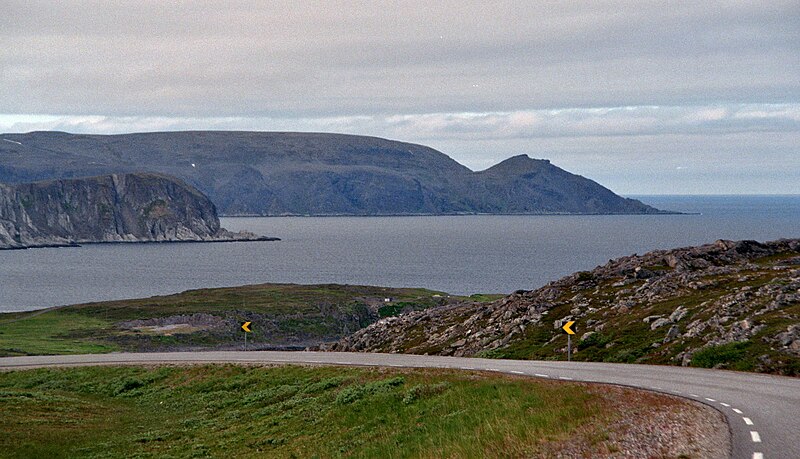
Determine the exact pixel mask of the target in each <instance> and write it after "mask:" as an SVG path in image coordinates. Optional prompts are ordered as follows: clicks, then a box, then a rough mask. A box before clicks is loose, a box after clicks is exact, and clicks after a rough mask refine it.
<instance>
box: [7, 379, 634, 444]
mask: <svg viewBox="0 0 800 459" xmlns="http://www.w3.org/2000/svg"><path fill="white" fill-rule="evenodd" d="M619 414H620V413H619V412H618V411H617V410H615V409H614V408H613V407H609V406H608V405H607V400H606V399H604V397H603V389H602V388H590V386H586V385H581V384H556V383H553V382H546V381H541V382H538V381H531V380H528V379H522V378H512V377H503V376H497V375H484V374H480V373H463V372H461V373H458V372H449V371H432V370H397V369H392V370H385V369H356V368H336V367H324V368H312V367H241V366H232V365H216V366H211V365H209V366H195V367H153V368H140V367H111V368H101V367H92V368H77V369H40V370H28V371H19V372H9V373H4V374H0V430H2V431H3V433H4V434H3V435H2V436H1V437H0V456H3V457H75V456H80V457H156V456H170V457H229V456H236V457H286V458H290V457H487V456H491V457H496V456H498V455H502V456H508V457H531V456H536V455H537V454H538V453H540V452H542V451H548V454H550V453H552V452H553V448H554V445H559V444H573V445H574V444H575V443H576V442H580V443H582V444H585V445H588V446H587V447H588V448H589V449H590V450H592V451H595V452H597V451H608V447H607V446H608V445H605V444H604V441H605V440H606V439H607V438H608V437H609V432H608V431H607V430H606V429H607V427H608V425H609V422H611V421H613V420H614V419H615V418H616V417H617V416H618V415H619ZM556 449H557V448H556Z"/></svg>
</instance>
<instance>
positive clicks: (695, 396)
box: [689, 394, 700, 398]
mask: <svg viewBox="0 0 800 459" xmlns="http://www.w3.org/2000/svg"><path fill="white" fill-rule="evenodd" d="M689 397H694V398H700V396H699V395H697V394H689Z"/></svg>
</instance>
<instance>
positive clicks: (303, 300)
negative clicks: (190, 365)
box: [0, 284, 456, 356]
mask: <svg viewBox="0 0 800 459" xmlns="http://www.w3.org/2000/svg"><path fill="white" fill-rule="evenodd" d="M387 297H390V298H392V302H390V303H386V302H384V298H387ZM455 300H456V298H451V297H449V296H448V295H447V294H444V293H441V292H435V291H431V290H425V289H413V288H384V287H371V286H357V285H336V284H325V285H296V284H260V285H247V286H242V287H230V288H214V289H199V290H189V291H186V292H183V293H179V294H175V295H165V296H155V297H151V298H143V299H132V300H121V301H106V302H99V303H88V304H80V305H74V306H67V307H63V308H54V309H51V310H47V311H44V312H42V311H34V312H30V313H13V314H0V356H12V355H35V354H75V353H96V352H112V351H117V350H125V351H154V350H176V349H188V348H193V349H197V348H209V349H211V348H219V347H226V346H227V347H232V346H238V345H239V344H240V342H241V340H242V336H241V330H239V324H240V322H244V321H246V320H249V321H252V322H253V333H252V334H251V335H249V336H248V342H249V343H250V344H252V345H253V346H254V347H258V346H262V347H263V346H272V345H275V346H299V347H305V346H308V345H314V344H319V343H321V342H325V341H335V340H337V339H339V338H341V337H343V336H346V335H348V334H350V333H353V332H355V331H356V330H358V329H360V328H363V327H365V326H367V325H369V324H370V323H372V322H375V321H376V320H378V319H379V318H380V317H381V316H384V315H394V314H396V313H398V312H400V311H411V310H415V309H424V308H428V307H432V306H436V305H440V304H446V303H447V302H449V301H455ZM379 308H380V312H379ZM385 308H388V309H385ZM194 314H209V315H211V316H214V317H217V318H218V319H219V323H218V324H216V325H215V326H211V325H209V326H200V327H184V330H185V332H178V333H174V334H173V333H171V332H169V333H168V332H166V331H164V332H159V331H155V332H154V331H153V330H152V329H134V328H131V327H129V326H124V324H125V323H126V322H129V321H132V320H144V319H153V318H155V319H159V318H161V319H164V318H170V317H172V318H174V317H176V316H191V315H194Z"/></svg>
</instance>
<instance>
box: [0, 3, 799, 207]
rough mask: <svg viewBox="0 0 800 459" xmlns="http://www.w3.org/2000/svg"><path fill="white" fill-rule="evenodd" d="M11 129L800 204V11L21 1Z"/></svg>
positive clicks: (1, 105) (8, 71)
mask: <svg viewBox="0 0 800 459" xmlns="http://www.w3.org/2000/svg"><path fill="white" fill-rule="evenodd" d="M0 13H2V14H0V45H1V46H0V132H6V133H8V132H28V131H33V130H61V131H67V132H74V133H91V134H114V133H126V132H145V131H147V132H149V131H170V130H189V129H192V130H204V129H226V130H227V129H232V130H260V131H315V132H341V133H349V134H361V135H373V136H378V137H385V138H390V139H396V140H403V141H407V142H415V143H421V144H425V145H428V146H431V147H433V148H436V149H438V150H440V151H442V152H443V153H446V154H447V155H449V156H451V157H452V158H453V159H455V160H456V161H458V162H460V163H462V164H464V165H466V166H467V167H469V168H471V169H473V170H482V169H485V168H488V167H490V166H491V165H493V164H496V163H497V162H499V161H502V160H503V159H505V158H508V157H511V156H515V155H518V154H527V155H529V156H531V157H533V158H547V159H550V160H551V161H552V162H553V163H554V164H555V165H557V166H559V167H562V168H564V169H567V170H569V171H571V172H574V173H578V174H581V175H584V176H586V177H589V178H591V179H594V180H596V181H598V182H600V183H602V184H603V185H605V186H608V187H609V188H611V189H612V190H614V191H616V192H618V193H621V194H627V195H635V194H800V185H799V184H800V2H798V1H797V0H790V1H771V0H761V1H752V2H748V1H724V2H716V1H703V2H697V1H689V2H679V1H669V2H665V1H659V2H651V1H642V0H637V1H592V0H586V1H563V2H550V1H548V2H544V1H533V0H530V1H496V0H492V1H467V0H457V1H450V0H439V1H432V0H424V1H416V0H403V1H364V2H355V1H334V0H326V1H319V2H311V1H298V0H294V1H287V2H277V1H274V2H273V1H225V2H222V1H220V2H204V1H192V2H174V1H170V2H167V1H163V0H156V1H142V0H139V1H133V2H123V1H115V2H106V1H92V2H90V1H82V2H75V1H67V0H65V1H53V2H37V1H30V0H24V1H16V0H2V8H0Z"/></svg>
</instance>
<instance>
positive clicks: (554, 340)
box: [328, 239, 800, 375]
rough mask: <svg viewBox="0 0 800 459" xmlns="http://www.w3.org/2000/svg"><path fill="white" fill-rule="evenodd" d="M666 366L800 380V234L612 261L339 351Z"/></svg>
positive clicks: (438, 311) (387, 323) (380, 331)
mask: <svg viewBox="0 0 800 459" xmlns="http://www.w3.org/2000/svg"><path fill="white" fill-rule="evenodd" d="M568 320H574V321H576V324H575V325H574V326H573V329H574V330H575V331H576V332H577V334H576V335H575V340H574V344H575V348H576V349H577V350H576V352H575V354H574V355H573V359H574V360H584V361H605V362H626V363H656V364H671V365H684V366H686V365H692V366H701V367H716V368H729V369H736V370H748V371H759V372H768V373H777V374H788V375H800V239H791V240H779V241H774V242H767V243H763V244H762V243H758V242H754V241H739V242H734V241H722V240H720V241H717V242H715V243H713V244H708V245H703V246H699V247H687V248H681V249H674V250H659V251H654V252H650V253H647V254H645V255H633V256H629V257H623V258H619V259H616V260H612V261H609V262H608V263H607V264H606V265H604V266H599V267H597V268H595V269H593V270H592V271H584V272H578V273H575V274H573V275H571V276H567V277H564V278H562V279H560V280H558V281H555V282H551V283H550V284H548V285H546V286H544V287H542V288H539V289H537V290H533V291H517V292H515V293H513V294H511V295H509V296H507V297H505V298H502V299H500V300H497V301H494V302H491V303H486V304H480V305H475V304H454V305H449V306H446V307H442V308H433V309H428V310H425V311H417V312H412V313H409V314H404V315H401V316H398V317H391V318H386V319H383V320H381V321H379V322H377V323H375V324H373V325H371V326H369V327H367V328H365V329H363V330H360V331H358V332H356V333H355V334H353V335H351V336H349V337H347V338H345V339H343V340H341V341H339V342H338V343H336V344H334V345H332V346H330V347H329V348H328V349H329V350H337V351H370V352H405V353H417V354H425V353H428V354H442V355H455V356H481V357H495V358H514V359H536V360H548V359H558V360H562V359H566V355H565V354H566V344H567V338H566V334H565V333H564V332H563V331H562V330H561V328H560V327H561V325H562V324H563V323H565V322H566V321H568Z"/></svg>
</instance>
